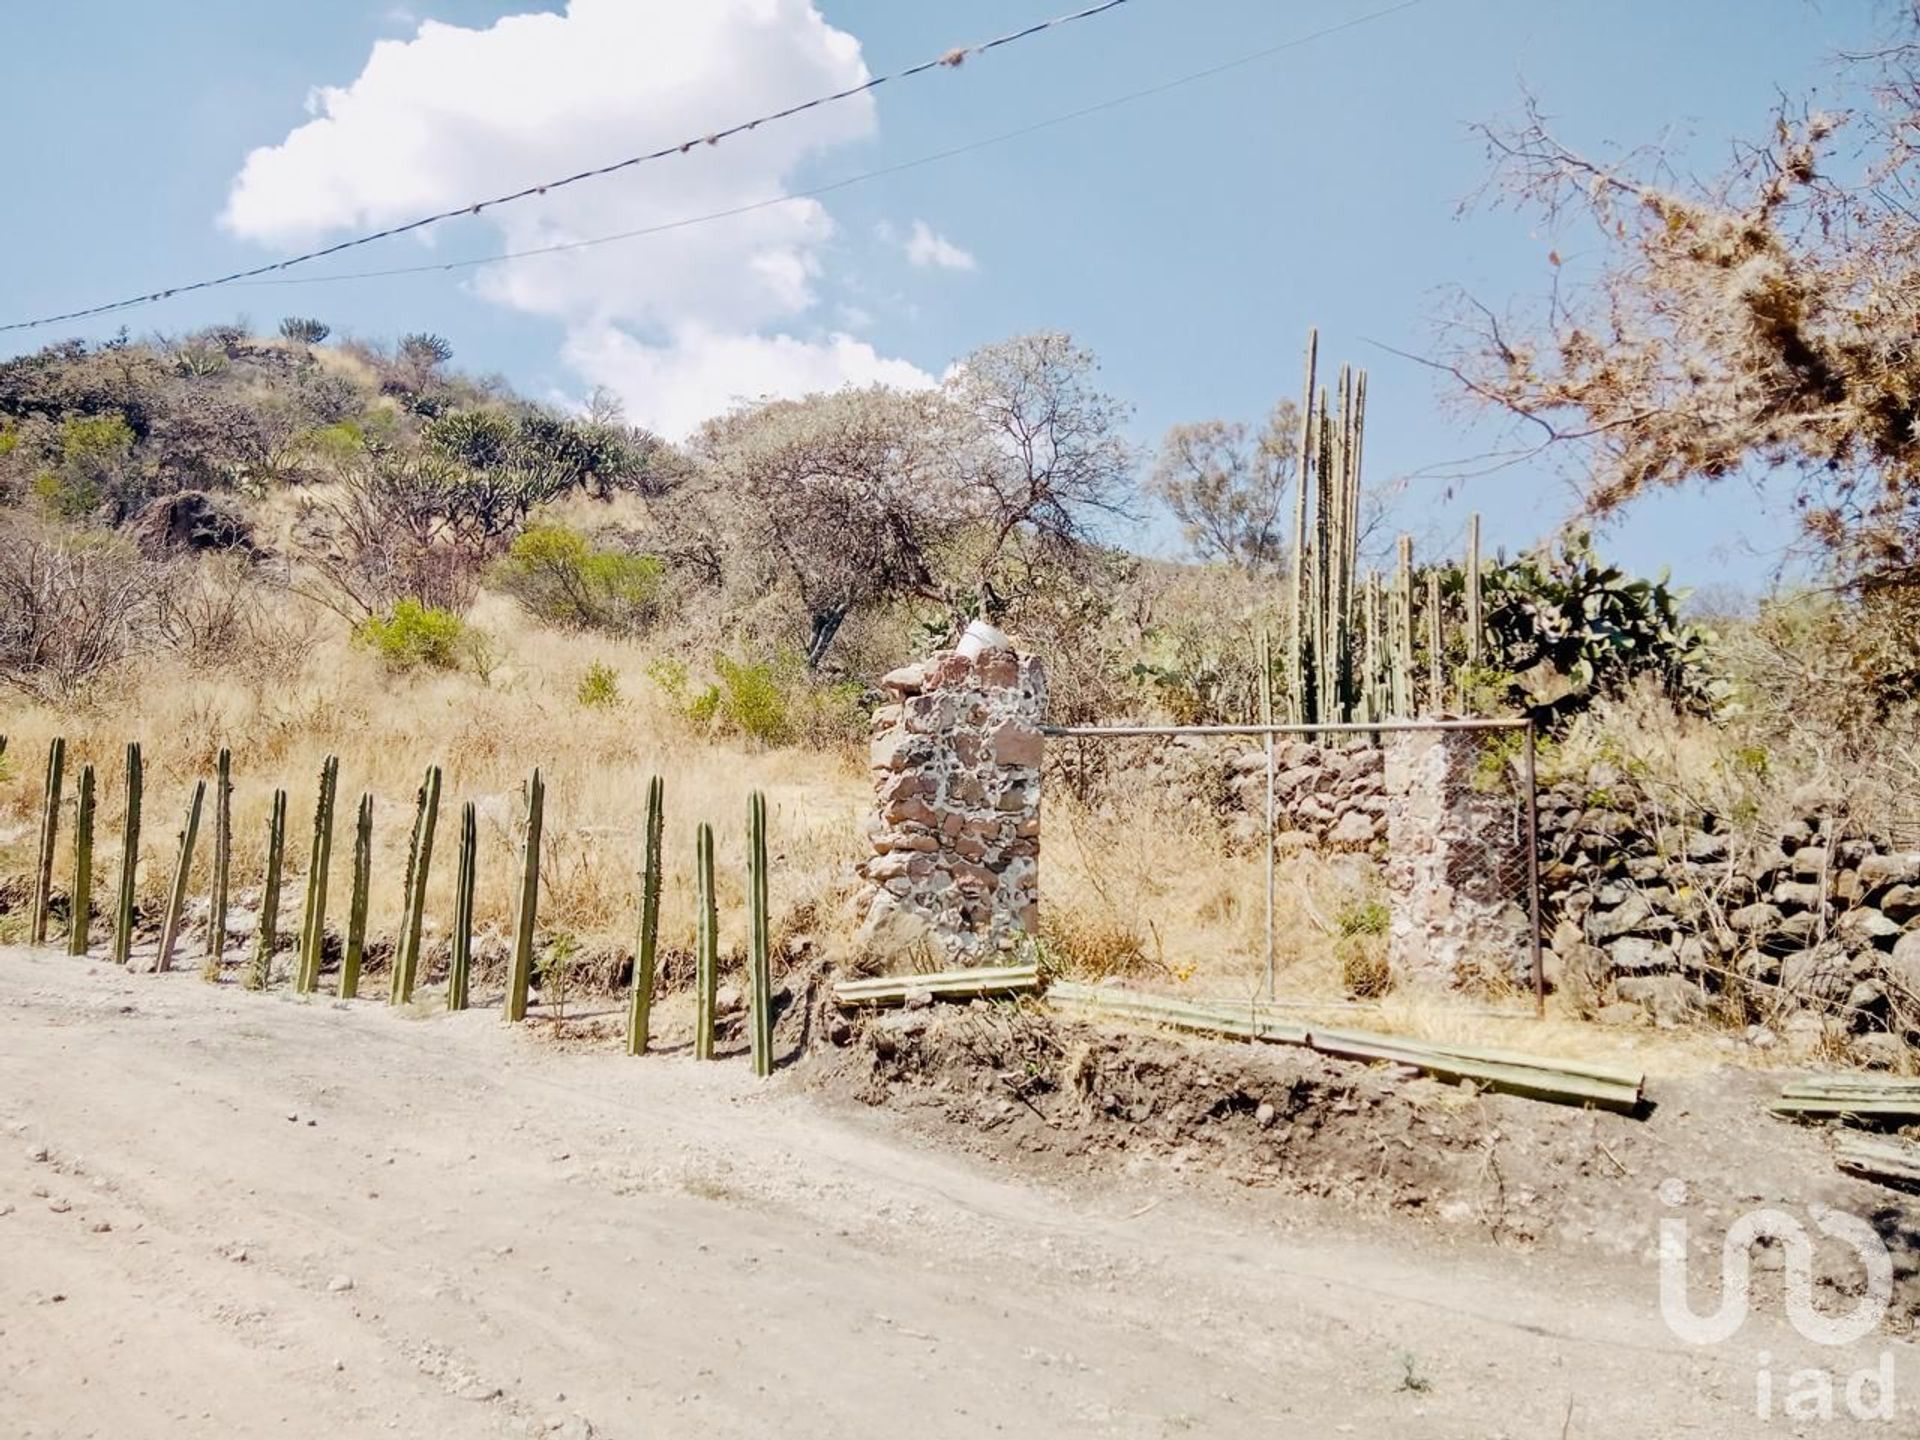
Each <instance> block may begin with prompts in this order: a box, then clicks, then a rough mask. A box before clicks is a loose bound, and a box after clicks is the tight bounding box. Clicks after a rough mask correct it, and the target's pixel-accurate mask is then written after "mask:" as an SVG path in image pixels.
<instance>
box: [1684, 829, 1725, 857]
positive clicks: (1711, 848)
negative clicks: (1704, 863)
mask: <svg viewBox="0 0 1920 1440" xmlns="http://www.w3.org/2000/svg"><path fill="white" fill-rule="evenodd" d="M1681 853H1682V854H1684V855H1685V856H1686V857H1687V859H1689V860H1724V859H1726V858H1727V837H1726V836H1724V835H1710V834H1708V833H1707V832H1706V831H1705V830H1689V831H1688V832H1687V839H1686V844H1685V846H1684V848H1683V849H1682V851H1681Z"/></svg>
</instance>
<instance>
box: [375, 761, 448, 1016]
mask: <svg viewBox="0 0 1920 1440" xmlns="http://www.w3.org/2000/svg"><path fill="white" fill-rule="evenodd" d="M439 819H440V767H439V766H438V765H429V766H428V767H427V775H426V779H425V780H423V781H422V782H421V785H420V793H419V795H418V797H417V798H416V801H415V805H414V815H413V848H412V853H411V854H410V855H409V857H408V859H407V908H406V913H405V916H404V917H403V919H402V921H401V925H400V943H399V944H398V945H397V946H396V947H395V949H394V959H393V983H392V986H391V988H390V990H389V993H388V997H387V998H388V1001H389V1003H391V1004H394V1005H409V1004H412V1003H413V987H414V984H415V982H416V981H417V980H418V979H419V977H420V928H421V925H422V924H423V923H424V921H425V919H426V912H427V876H428V873H429V872H430V871H431V870H432V868H433V831H434V826H435V825H436V824H437V823H438V822H439Z"/></svg>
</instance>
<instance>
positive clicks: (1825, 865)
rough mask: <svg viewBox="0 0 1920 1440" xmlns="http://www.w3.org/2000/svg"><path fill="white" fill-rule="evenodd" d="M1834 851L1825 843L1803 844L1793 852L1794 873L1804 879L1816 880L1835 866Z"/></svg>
mask: <svg viewBox="0 0 1920 1440" xmlns="http://www.w3.org/2000/svg"><path fill="white" fill-rule="evenodd" d="M1832 862H1833V856H1832V853H1831V852H1830V851H1829V850H1828V849H1827V847H1826V846H1824V845H1802V846H1801V847H1800V848H1799V849H1798V850H1796V851H1794V852H1793V873H1794V874H1795V875H1796V876H1797V877H1799V878H1800V879H1802V880H1816V879H1818V878H1819V877H1820V876H1822V875H1824V874H1826V873H1827V871H1828V870H1830V869H1832V868H1833V864H1832Z"/></svg>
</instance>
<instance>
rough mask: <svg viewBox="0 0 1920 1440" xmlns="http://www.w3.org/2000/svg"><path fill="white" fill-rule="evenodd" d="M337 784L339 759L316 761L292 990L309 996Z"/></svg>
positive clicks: (321, 942)
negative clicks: (317, 784)
mask: <svg viewBox="0 0 1920 1440" xmlns="http://www.w3.org/2000/svg"><path fill="white" fill-rule="evenodd" d="M339 785H340V760H339V757H338V756H335V755H329V756H327V758H326V759H325V760H323V761H321V762H320V790H319V793H318V795H316V797H315V798H314V802H313V847H312V849H311V850H310V851H309V852H308V859H307V901H306V906H305V909H304V910H303V911H302V918H301V923H300V965H299V969H298V970H297V971H296V978H295V980H294V990H295V991H296V992H297V993H299V994H301V995H311V994H313V992H314V991H316V990H318V989H319V988H320V961H321V958H322V956H323V955H324V953H325V950H326V939H327V871H328V870H330V869H331V868H332V867H333V801H334V796H335V794H336V793H337V791H338V789H339Z"/></svg>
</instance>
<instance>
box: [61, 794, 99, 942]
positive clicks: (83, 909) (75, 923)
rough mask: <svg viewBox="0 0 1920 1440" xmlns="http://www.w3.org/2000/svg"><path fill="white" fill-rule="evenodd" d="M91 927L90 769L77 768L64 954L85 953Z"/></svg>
mask: <svg viewBox="0 0 1920 1440" xmlns="http://www.w3.org/2000/svg"><path fill="white" fill-rule="evenodd" d="M92 925H93V766H92V765H91V764H87V765H82V766H81V767H80V786H79V790H78V793H77V794H76V795H75V796H74V802H73V890H72V895H71V911H70V913H69V915H68V917H67V953H68V954H69V955H84V954H86V953H87V938H88V937H87V932H88V930H89V929H91V928H92Z"/></svg>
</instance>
